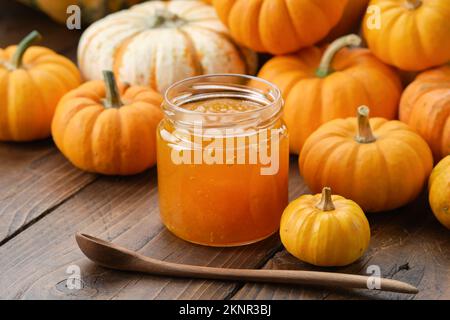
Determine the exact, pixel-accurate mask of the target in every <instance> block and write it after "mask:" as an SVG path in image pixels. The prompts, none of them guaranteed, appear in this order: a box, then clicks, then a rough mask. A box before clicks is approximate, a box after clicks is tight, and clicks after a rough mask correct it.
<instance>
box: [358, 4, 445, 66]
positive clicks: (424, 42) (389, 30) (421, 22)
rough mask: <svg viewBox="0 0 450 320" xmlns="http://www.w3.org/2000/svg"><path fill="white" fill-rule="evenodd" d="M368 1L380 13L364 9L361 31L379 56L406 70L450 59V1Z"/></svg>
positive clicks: (384, 60)
mask: <svg viewBox="0 0 450 320" xmlns="http://www.w3.org/2000/svg"><path fill="white" fill-rule="evenodd" d="M369 5H370V6H374V7H376V8H378V9H379V15H377V13H373V12H367V14H366V16H365V18H364V22H363V31H364V36H365V39H366V41H367V45H368V47H369V49H370V50H371V51H372V52H373V54H374V55H375V56H377V57H378V58H379V59H380V60H382V61H383V62H385V63H388V64H390V65H393V66H396V67H397V68H399V69H402V70H407V71H419V70H425V69H428V68H431V67H433V66H438V65H441V64H443V63H446V62H448V61H449V60H450V41H449V30H450V1H448V0H371V2H370V4H369ZM377 22H379V24H378V25H377Z"/></svg>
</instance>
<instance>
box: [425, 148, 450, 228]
mask: <svg viewBox="0 0 450 320" xmlns="http://www.w3.org/2000/svg"><path fill="white" fill-rule="evenodd" d="M428 188H429V200H430V206H431V209H432V210H433V213H434V215H435V216H436V218H437V219H438V220H439V222H440V223H442V224H443V225H444V226H445V227H446V228H448V229H450V155H449V156H447V157H445V158H444V159H442V161H441V162H439V163H438V165H437V166H436V167H435V168H434V169H433V172H432V173H431V176H430V181H429V185H428Z"/></svg>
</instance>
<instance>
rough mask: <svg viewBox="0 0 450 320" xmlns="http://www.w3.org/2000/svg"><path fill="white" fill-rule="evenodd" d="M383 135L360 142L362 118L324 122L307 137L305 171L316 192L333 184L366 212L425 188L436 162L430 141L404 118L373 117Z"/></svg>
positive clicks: (400, 201)
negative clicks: (422, 136) (359, 121)
mask: <svg viewBox="0 0 450 320" xmlns="http://www.w3.org/2000/svg"><path fill="white" fill-rule="evenodd" d="M370 124H371V126H372V128H373V133H374V135H375V137H376V138H377V140H376V141H375V142H373V143H358V142H356V141H355V136H356V133H357V131H358V129H357V120H356V118H348V119H337V120H333V121H331V122H328V123H326V124H324V125H323V126H322V127H320V128H319V129H318V130H317V131H316V132H314V133H313V134H312V135H311V136H310V137H309V138H308V140H307V141H306V143H305V146H304V148H303V150H302V153H301V155H300V159H299V166H300V172H301V174H302V175H303V177H304V179H305V182H306V184H307V185H308V187H309V188H310V190H312V191H313V192H319V191H320V190H321V189H322V187H324V186H329V187H331V188H332V189H333V191H334V192H335V193H337V194H340V195H342V196H344V197H346V198H348V199H351V200H353V201H355V202H356V203H358V204H359V205H360V206H361V208H363V210H364V211H368V212H378V211H387V210H392V209H395V208H398V207H401V206H403V205H405V204H407V203H409V202H411V201H412V200H414V199H415V198H416V197H417V196H418V195H419V193H420V192H421V190H422V188H423V186H424V184H425V182H426V180H427V179H428V176H429V174H430V172H431V169H432V167H433V157H432V154H431V150H430V148H429V147H428V145H427V143H426V142H425V140H423V139H422V138H421V137H420V136H419V135H418V134H417V133H415V132H414V131H413V130H412V129H410V128H409V127H408V126H407V125H406V124H404V123H402V122H400V121H388V120H386V119H382V118H373V119H370Z"/></svg>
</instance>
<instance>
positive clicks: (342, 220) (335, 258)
mask: <svg viewBox="0 0 450 320" xmlns="http://www.w3.org/2000/svg"><path fill="white" fill-rule="evenodd" d="M280 237H281V242H282V243H283V245H284V246H285V248H286V250H287V251H288V252H289V253H291V254H292V255H294V256H295V257H297V258H298V259H300V260H302V261H305V262H308V263H310V264H313V265H316V266H323V267H333V266H345V265H348V264H350V263H353V262H355V261H356V260H358V259H359V258H360V257H361V256H362V255H363V254H364V252H365V251H366V250H367V248H368V246H369V242H370V227H369V222H368V221H367V218H366V216H365V215H364V212H363V211H362V209H361V208H360V207H359V206H358V204H357V203H355V202H353V201H351V200H348V199H345V198H343V197H341V196H338V195H333V196H332V195H331V189H330V188H324V189H323V190H322V194H316V195H304V196H301V197H300V198H298V199H297V200H294V201H293V202H291V203H290V204H289V206H288V207H287V208H286V210H285V211H284V213H283V216H282V218H281V225H280Z"/></svg>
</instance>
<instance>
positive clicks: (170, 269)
mask: <svg viewBox="0 0 450 320" xmlns="http://www.w3.org/2000/svg"><path fill="white" fill-rule="evenodd" d="M141 261H142V260H141ZM139 264H140V265H141V267H142V268H139V269H140V270H139V271H143V272H148V273H151V274H155V273H158V274H161V275H165V276H172V277H185V278H200V279H211V280H233V281H245V282H247V281H250V282H266V283H283V284H302V285H320V286H327V287H341V288H361V289H369V288H370V287H369V284H371V283H372V282H375V284H376V281H374V280H378V279H374V277H367V276H361V275H351V274H342V273H331V272H317V271H294V270H265V269H255V270H253V269H227V268H211V267H201V266H191V265H182V264H175V263H170V262H165V261H158V262H157V264H158V267H157V268H155V261H154V260H152V262H150V261H149V262H148V263H146V261H142V264H141V263H139ZM378 284H379V286H378V287H377V288H374V289H377V290H382V291H392V292H400V293H411V294H414V293H417V292H418V289H417V288H416V287H414V286H412V285H410V284H407V283H404V282H401V281H397V280H392V279H386V278H379V282H378Z"/></svg>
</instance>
